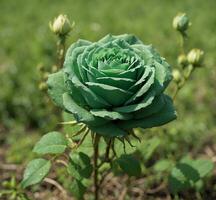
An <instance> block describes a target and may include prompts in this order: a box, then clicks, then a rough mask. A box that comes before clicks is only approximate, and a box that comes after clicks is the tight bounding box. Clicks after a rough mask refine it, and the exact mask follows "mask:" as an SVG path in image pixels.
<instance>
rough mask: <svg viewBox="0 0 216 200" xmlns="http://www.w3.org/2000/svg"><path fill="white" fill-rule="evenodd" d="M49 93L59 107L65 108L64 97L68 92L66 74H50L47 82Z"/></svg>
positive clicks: (60, 72)
mask: <svg viewBox="0 0 216 200" xmlns="http://www.w3.org/2000/svg"><path fill="white" fill-rule="evenodd" d="M47 85H48V93H49V95H50V97H51V98H52V100H53V101H54V102H55V104H56V105H57V106H60V107H61V108H64V106H63V99H62V95H63V94H64V93H65V92H66V87H65V81H64V73H63V72H62V71H59V72H57V73H54V74H50V75H49V76H48V80H47Z"/></svg>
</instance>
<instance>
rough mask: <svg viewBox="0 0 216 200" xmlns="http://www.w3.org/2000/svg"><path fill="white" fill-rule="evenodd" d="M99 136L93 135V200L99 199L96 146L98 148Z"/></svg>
mask: <svg viewBox="0 0 216 200" xmlns="http://www.w3.org/2000/svg"><path fill="white" fill-rule="evenodd" d="M99 141H100V136H98V135H97V134H95V138H94V143H93V146H94V196H95V198H94V199H95V200H98V199H99V198H98V197H99V188H100V187H99V184H98V155H99V154H98V146H99Z"/></svg>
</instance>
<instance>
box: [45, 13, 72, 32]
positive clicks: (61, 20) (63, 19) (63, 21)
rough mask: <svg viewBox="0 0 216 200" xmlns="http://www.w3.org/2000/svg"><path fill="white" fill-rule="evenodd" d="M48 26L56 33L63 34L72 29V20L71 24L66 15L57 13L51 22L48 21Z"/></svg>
mask: <svg viewBox="0 0 216 200" xmlns="http://www.w3.org/2000/svg"><path fill="white" fill-rule="evenodd" d="M49 26H50V29H51V31H52V32H53V33H55V34H56V35H59V36H65V35H67V34H68V33H69V32H70V31H71V30H72V29H73V27H74V22H73V23H72V24H71V23H70V21H69V19H68V18H67V16H66V15H59V16H58V17H57V18H55V19H54V22H53V23H52V22H50V23H49Z"/></svg>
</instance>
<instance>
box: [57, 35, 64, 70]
mask: <svg viewBox="0 0 216 200" xmlns="http://www.w3.org/2000/svg"><path fill="white" fill-rule="evenodd" d="M65 40H66V36H59V39H58V41H57V56H58V68H59V69H61V68H62V67H63V64H64V56H65Z"/></svg>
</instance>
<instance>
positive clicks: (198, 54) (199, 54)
mask: <svg viewBox="0 0 216 200" xmlns="http://www.w3.org/2000/svg"><path fill="white" fill-rule="evenodd" d="M203 55H204V52H203V51H202V50H200V49H192V50H191V51H190V52H189V53H188V55H187V60H188V62H189V63H190V64H192V65H193V66H195V67H198V66H200V65H201V64H202V61H203Z"/></svg>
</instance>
